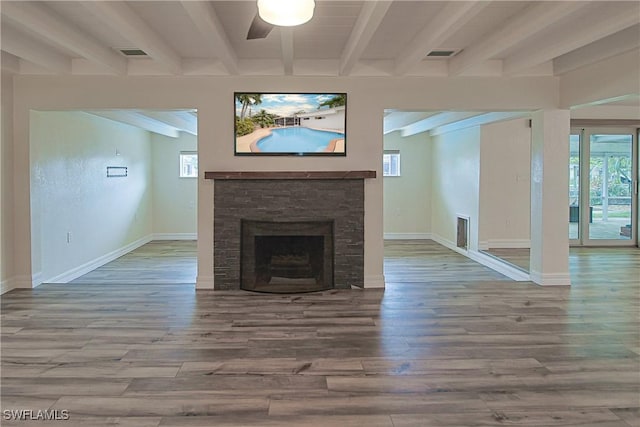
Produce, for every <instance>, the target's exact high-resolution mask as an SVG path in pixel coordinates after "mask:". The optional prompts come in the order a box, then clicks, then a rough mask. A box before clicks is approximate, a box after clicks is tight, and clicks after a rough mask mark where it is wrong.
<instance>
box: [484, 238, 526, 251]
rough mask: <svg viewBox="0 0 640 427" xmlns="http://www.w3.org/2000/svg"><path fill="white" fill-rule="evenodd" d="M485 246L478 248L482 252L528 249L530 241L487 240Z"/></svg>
mask: <svg viewBox="0 0 640 427" xmlns="http://www.w3.org/2000/svg"><path fill="white" fill-rule="evenodd" d="M486 244H487V245H488V247H486V248H482V247H481V248H480V249H482V250H486V249H509V248H517V249H521V248H527V249H528V248H530V247H531V240H529V239H489V240H488V241H487V242H486Z"/></svg>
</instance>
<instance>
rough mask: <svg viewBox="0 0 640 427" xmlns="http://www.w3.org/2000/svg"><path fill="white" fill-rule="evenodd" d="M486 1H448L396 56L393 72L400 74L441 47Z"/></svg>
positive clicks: (482, 7) (483, 6)
mask: <svg viewBox="0 0 640 427" xmlns="http://www.w3.org/2000/svg"><path fill="white" fill-rule="evenodd" d="M489 3H490V2H488V1H480V2H466V1H463V2H457V1H454V2H448V3H447V4H445V6H444V7H443V8H442V10H440V12H438V14H437V15H436V16H434V17H433V19H431V21H430V22H429V24H428V25H427V26H425V27H424V28H423V29H422V31H420V32H419V33H418V35H417V36H415V37H414V38H413V40H412V41H411V42H410V43H409V45H408V46H407V47H406V48H405V49H404V50H403V51H402V52H401V53H400V54H399V55H398V57H397V58H396V63H395V69H394V74H395V75H398V76H401V75H404V74H405V73H406V72H407V71H409V70H410V69H411V68H412V67H414V66H415V65H416V64H418V63H419V62H420V61H422V60H423V59H424V58H425V57H426V56H427V54H428V53H429V52H431V51H432V50H435V49H440V48H442V47H443V46H442V43H443V42H444V41H445V40H447V39H448V38H449V37H451V36H452V35H453V34H454V33H455V32H457V31H458V30H460V28H462V27H463V26H464V25H466V24H467V23H468V22H469V21H470V20H471V19H472V18H473V17H474V16H477V15H478V13H480V11H481V10H482V9H484V8H485V7H487V6H488V5H489Z"/></svg>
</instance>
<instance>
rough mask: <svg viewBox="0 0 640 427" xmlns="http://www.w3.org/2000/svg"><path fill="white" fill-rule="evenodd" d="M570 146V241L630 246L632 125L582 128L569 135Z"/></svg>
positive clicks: (633, 224)
mask: <svg viewBox="0 0 640 427" xmlns="http://www.w3.org/2000/svg"><path fill="white" fill-rule="evenodd" d="M569 145H570V156H569V239H570V241H571V243H572V244H582V245H593V246H596V245H598V246H603V245H635V243H636V235H637V230H636V228H637V221H636V219H637V215H635V212H636V209H637V207H636V205H637V199H638V196H637V184H636V181H637V178H636V177H637V161H634V159H637V155H636V154H635V153H636V150H637V142H636V131H635V129H606V128H605V129H589V128H587V129H581V130H579V131H575V132H572V133H571V139H570V143H569Z"/></svg>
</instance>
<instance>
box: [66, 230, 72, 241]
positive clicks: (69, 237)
mask: <svg viewBox="0 0 640 427" xmlns="http://www.w3.org/2000/svg"><path fill="white" fill-rule="evenodd" d="M67 243H71V232H70V231H67Z"/></svg>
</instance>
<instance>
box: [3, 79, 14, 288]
mask: <svg viewBox="0 0 640 427" xmlns="http://www.w3.org/2000/svg"><path fill="white" fill-rule="evenodd" d="M0 100H1V101H2V121H1V124H0V127H1V128H2V132H1V137H2V141H1V146H0V193H1V196H0V197H1V199H0V206H1V208H0V236H1V237H0V284H1V289H0V292H1V291H2V290H4V289H5V288H6V289H8V288H11V287H12V283H11V282H12V281H13V279H14V275H15V271H14V258H13V253H14V251H13V241H14V240H13V239H14V233H13V227H14V220H13V214H14V213H13V208H14V202H13V144H12V143H13V141H12V137H13V79H12V76H11V75H9V74H6V73H5V72H2V88H1V89H0Z"/></svg>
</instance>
